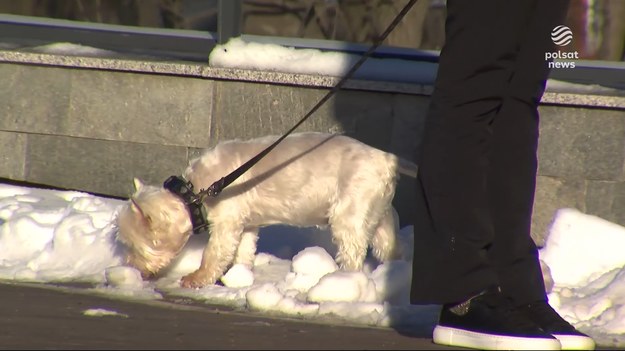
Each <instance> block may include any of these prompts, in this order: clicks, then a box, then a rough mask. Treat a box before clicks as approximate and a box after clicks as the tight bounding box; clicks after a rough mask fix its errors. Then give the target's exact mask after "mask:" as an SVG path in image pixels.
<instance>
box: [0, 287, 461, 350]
mask: <svg viewBox="0 0 625 351" xmlns="http://www.w3.org/2000/svg"><path fill="white" fill-rule="evenodd" d="M88 309H104V310H107V311H115V312H117V313H119V315H113V316H99V317H97V316H87V315H85V314H84V311H85V310H88ZM421 334H422V335H409V334H408V333H405V332H400V331H397V330H394V329H385V328H371V327H359V326H343V325H336V324H327V323H322V322H310V321H302V320H297V319H288V318H274V317H270V316H267V315H261V314H258V313H254V312H240V311H231V310H227V309H226V308H223V307H215V306H209V305H204V304H189V303H184V301H177V302H176V303H172V302H164V301H128V300H121V299H116V298H112V297H110V296H99V295H93V294H91V293H89V294H87V293H85V292H80V290H78V291H77V290H76V289H69V288H66V287H57V286H52V285H39V284H15V283H13V282H0V349H81V350H84V349H126V350H130V349H149V350H156V349H186V350H189V349H220V350H226V349H231V350H234V349H236V350H242V349H255V350H261V349H271V350H279V349H285V350H286V349H288V350H305V349H308V350H313V349H314V350H348V349H349V350H452V349H454V348H448V347H442V346H439V345H435V344H433V343H432V342H431V339H430V335H429V332H428V333H424V332H421ZM423 334H426V335H423Z"/></svg>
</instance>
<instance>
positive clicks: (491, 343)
mask: <svg viewBox="0 0 625 351" xmlns="http://www.w3.org/2000/svg"><path fill="white" fill-rule="evenodd" d="M433 339H434V343H436V344H441V345H449V346H459V347H469V348H474V349H482V350H560V342H559V341H558V339H556V338H555V337H554V336H552V335H551V334H549V333H547V332H545V331H544V330H542V329H541V328H540V327H539V326H537V325H536V324H534V323H533V322H532V321H530V320H529V319H528V318H527V317H526V316H525V315H524V314H522V313H520V312H518V310H517V309H515V308H514V307H513V306H512V304H511V303H510V301H509V300H508V299H506V298H505V297H504V296H503V295H502V294H501V292H500V291H499V290H498V289H497V290H492V289H491V290H489V291H485V292H483V293H482V294H480V295H477V296H475V297H473V298H471V299H469V300H467V301H465V302H463V303H460V304H455V305H443V308H442V310H441V314H440V317H439V321H438V325H437V326H436V327H435V328H434V337H433Z"/></svg>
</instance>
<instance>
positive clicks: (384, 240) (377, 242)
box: [371, 206, 400, 262]
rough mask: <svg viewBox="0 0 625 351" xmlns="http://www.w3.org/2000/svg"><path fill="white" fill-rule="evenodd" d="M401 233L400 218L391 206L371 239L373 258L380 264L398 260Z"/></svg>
mask: <svg viewBox="0 0 625 351" xmlns="http://www.w3.org/2000/svg"><path fill="white" fill-rule="evenodd" d="M398 231H399V216H398V215H397V211H395V209H394V208H393V206H390V207H389V209H388V210H387V211H386V213H384V216H382V219H381V220H380V223H379V224H378V227H377V228H376V230H375V233H374V234H373V237H372V238H371V248H372V252H373V256H375V258H377V259H378V261H380V262H385V261H388V260H393V259H397V258H399V257H400V255H399V252H400V250H399V248H398V247H397V243H396V238H397V232H398Z"/></svg>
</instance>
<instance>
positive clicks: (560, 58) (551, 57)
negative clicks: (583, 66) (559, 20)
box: [545, 25, 579, 68]
mask: <svg viewBox="0 0 625 351" xmlns="http://www.w3.org/2000/svg"><path fill="white" fill-rule="evenodd" d="M551 40H552V41H553V43H554V44H556V45H557V46H558V47H564V46H567V45H569V44H570V43H571V42H572V41H573V31H571V29H570V28H569V27H567V26H564V25H559V26H556V27H555V28H553V30H552V31H551ZM556 60H557V61H556ZM564 60H579V53H578V52H577V51H561V50H557V51H553V52H546V53H545V61H548V62H549V63H548V65H549V68H575V61H564Z"/></svg>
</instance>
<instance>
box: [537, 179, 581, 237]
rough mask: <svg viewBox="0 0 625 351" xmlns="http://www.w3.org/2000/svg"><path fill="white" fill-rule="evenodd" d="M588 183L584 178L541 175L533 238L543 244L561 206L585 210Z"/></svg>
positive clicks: (538, 182) (538, 183) (538, 180)
mask: <svg viewBox="0 0 625 351" xmlns="http://www.w3.org/2000/svg"><path fill="white" fill-rule="evenodd" d="M585 187H586V183H585V181H584V180H583V179H569V178H556V177H546V176H539V177H538V178H537V180H536V196H535V198H534V213H533V216H532V238H533V239H534V241H535V242H536V244H537V245H538V246H543V245H544V244H545V240H546V238H547V235H548V234H549V227H550V224H551V222H552V220H553V218H554V216H555V214H556V211H557V210H558V209H561V208H565V207H570V208H576V209H578V210H580V211H585V192H586V188H585Z"/></svg>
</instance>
